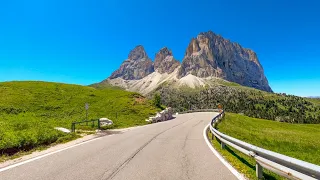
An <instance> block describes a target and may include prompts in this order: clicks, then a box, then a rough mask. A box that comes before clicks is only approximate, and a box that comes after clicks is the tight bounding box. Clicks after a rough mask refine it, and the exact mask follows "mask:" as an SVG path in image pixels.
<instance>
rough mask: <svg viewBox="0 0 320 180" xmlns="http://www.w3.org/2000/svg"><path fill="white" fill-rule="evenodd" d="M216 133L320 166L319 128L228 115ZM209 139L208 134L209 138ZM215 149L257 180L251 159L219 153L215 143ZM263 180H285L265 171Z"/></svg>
mask: <svg viewBox="0 0 320 180" xmlns="http://www.w3.org/2000/svg"><path fill="white" fill-rule="evenodd" d="M217 128H218V129H219V131H221V132H223V133H225V134H227V135H230V136H232V137H235V138H237V139H240V140H242V141H245V142H248V143H250V144H253V145H256V146H259V147H262V148H265V149H268V150H271V151H275V152H278V153H281V154H285V155H288V156H291V157H294V158H297V159H301V160H304V161H307V162H310V163H314V164H318V165H319V164H320V141H318V137H319V135H320V125H319V124H315V125H314V124H289V123H280V122H275V121H269V120H264V119H257V118H250V117H247V116H243V115H239V114H233V113H227V114H226V116H225V119H223V120H222V121H221V122H220V123H219V124H218V125H217ZM208 136H209V137H210V138H211V134H209V135H208ZM212 144H213V146H214V147H215V149H216V150H217V151H218V152H219V153H220V154H221V155H222V156H223V157H224V158H225V159H226V160H227V161H229V162H230V164H231V165H232V166H233V167H235V168H236V169H237V170H238V171H239V172H241V173H242V174H244V175H245V176H247V177H248V178H249V179H257V178H256V175H255V161H254V159H252V158H250V157H248V156H246V155H244V154H242V153H241V152H239V151H237V150H235V149H233V148H231V147H227V148H226V149H221V145H220V143H219V142H218V140H213V141H212ZM264 177H265V179H284V178H282V177H280V176H278V175H276V174H274V173H272V172H270V171H267V170H264Z"/></svg>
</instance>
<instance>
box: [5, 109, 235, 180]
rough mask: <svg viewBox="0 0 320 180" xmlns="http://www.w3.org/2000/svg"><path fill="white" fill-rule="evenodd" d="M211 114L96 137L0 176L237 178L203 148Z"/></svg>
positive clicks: (31, 179) (51, 179)
mask: <svg viewBox="0 0 320 180" xmlns="http://www.w3.org/2000/svg"><path fill="white" fill-rule="evenodd" d="M214 115H216V113H212V112H205V113H191V114H182V115H178V116H176V118H175V119H174V120H172V121H166V122H162V123H157V124H151V125H147V126H142V127H137V128H133V129H131V130H129V131H126V132H123V133H120V134H114V135H109V136H104V137H101V138H97V139H95V140H93V141H91V142H88V143H85V144H81V145H79V146H76V147H73V148H70V149H66V150H64V151H61V152H58V153H55V154H52V155H50V156H46V157H43V158H40V159H37V160H34V161H30V162H28V163H25V164H22V165H20V166H17V167H13V168H10V169H7V170H5V171H2V172H0V179H1V180H96V179H97V180H109V179H114V180H123V179H128V180H135V179H137V180H150V179H163V180H169V179H170V180H171V179H173V180H174V179H177V180H184V179H185V180H197V179H203V180H206V179H226V180H232V179H237V178H236V177H235V176H234V175H233V174H232V173H231V171H229V170H228V169H227V168H226V167H225V166H224V165H223V164H222V163H221V162H220V160H219V159H218V158H217V157H216V156H215V155H214V154H213V153H212V151H211V150H210V149H209V147H208V146H207V144H206V142H205V140H204V137H203V130H204V128H205V127H206V126H207V125H208V123H209V122H210V120H211V119H212V117H213V116H214Z"/></svg>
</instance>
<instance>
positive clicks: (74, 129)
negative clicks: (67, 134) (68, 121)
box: [71, 123, 76, 132]
mask: <svg viewBox="0 0 320 180" xmlns="http://www.w3.org/2000/svg"><path fill="white" fill-rule="evenodd" d="M75 126H76V125H75V123H72V125H71V132H76V127H75Z"/></svg>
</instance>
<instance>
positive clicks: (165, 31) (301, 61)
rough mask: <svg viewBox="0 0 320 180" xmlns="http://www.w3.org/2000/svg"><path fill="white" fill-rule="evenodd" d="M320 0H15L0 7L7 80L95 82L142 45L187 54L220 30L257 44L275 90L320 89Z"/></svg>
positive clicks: (0, 51) (1, 64) (0, 59)
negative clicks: (203, 35) (196, 40)
mask: <svg viewBox="0 0 320 180" xmlns="http://www.w3.org/2000/svg"><path fill="white" fill-rule="evenodd" d="M319 9H320V2H319V1H318V0H304V1H302V0H299V1H297V0H237V1H236V0H197V1H194V0H193V1H188V0H183V1H173V0H161V1H152V0H134V1H133V0H87V1H83V0H28V1H27V0H10V1H3V2H1V6H0V81H11V80H43V81H55V82H65V83H73V84H83V85H88V84H91V83H95V82H100V81H101V80H103V79H105V78H107V77H108V76H109V75H110V74H111V73H112V72H113V71H114V70H116V69H117V68H118V67H119V66H120V64H121V63H122V62H123V60H125V59H126V58H127V56H128V53H129V51H130V50H131V49H132V48H134V47H135V46H136V45H138V44H142V45H143V46H144V47H145V49H146V51H147V53H148V55H149V56H150V57H151V58H152V59H153V58H154V55H155V53H156V52H157V51H158V50H159V49H160V48H162V47H164V46H167V47H169V48H170V49H172V51H173V54H174V56H175V57H176V58H177V59H179V60H182V58H183V56H184V53H185V50H186V48H187V45H188V43H189V41H190V39H191V38H192V37H196V36H197V34H199V33H200V32H204V31H208V30H212V31H213V32H215V33H217V34H220V35H222V36H223V37H225V38H227V39H230V40H231V41H235V42H238V43H240V44H241V45H242V46H243V47H246V48H251V49H253V50H254V51H255V52H256V53H257V54H258V57H259V60H260V62H261V64H262V65H263V67H264V70H265V74H266V76H267V78H268V80H269V83H270V85H271V87H272V89H273V90H274V91H275V92H286V93H289V94H295V95H300V96H315V95H320V10H319Z"/></svg>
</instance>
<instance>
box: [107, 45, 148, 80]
mask: <svg viewBox="0 0 320 180" xmlns="http://www.w3.org/2000/svg"><path fill="white" fill-rule="evenodd" d="M153 72H154V68H153V63H152V61H151V59H150V58H149V57H148V55H147V53H146V51H145V50H144V48H143V46H141V45H139V46H137V47H135V48H134V49H133V50H132V51H131V52H130V54H129V56H128V59H126V60H125V61H124V62H123V63H122V65H121V66H120V68H119V69H118V70H116V71H115V72H114V73H112V75H111V76H110V79H115V78H119V77H120V78H122V79H124V80H137V79H142V78H144V77H146V76H147V75H149V74H151V73H153Z"/></svg>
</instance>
